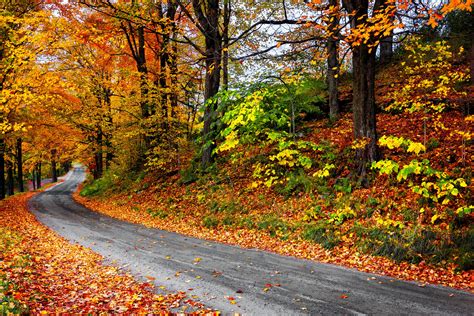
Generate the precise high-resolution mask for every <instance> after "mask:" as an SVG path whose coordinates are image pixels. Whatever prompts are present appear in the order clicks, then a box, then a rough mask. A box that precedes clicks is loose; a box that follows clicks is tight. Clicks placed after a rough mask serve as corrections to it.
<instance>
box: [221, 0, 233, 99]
mask: <svg viewBox="0 0 474 316" xmlns="http://www.w3.org/2000/svg"><path fill="white" fill-rule="evenodd" d="M231 14H232V0H224V19H223V20H224V26H223V32H222V41H223V49H222V85H223V86H224V89H225V90H227V89H228V87H229V24H230V17H231Z"/></svg>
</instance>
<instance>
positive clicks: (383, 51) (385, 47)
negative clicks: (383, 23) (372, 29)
mask: <svg viewBox="0 0 474 316" xmlns="http://www.w3.org/2000/svg"><path fill="white" fill-rule="evenodd" d="M387 2H388V1H387V0H379V1H378V2H377V3H376V6H381V7H385V6H387V5H388V3H387ZM391 21H393V18H391ZM392 57H393V31H391V32H390V35H389V36H387V37H385V38H383V39H382V40H381V41H380V63H381V64H382V65H385V64H388V63H389V62H391V61H392Z"/></svg>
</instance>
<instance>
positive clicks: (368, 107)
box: [352, 44, 378, 182]
mask: <svg viewBox="0 0 474 316" xmlns="http://www.w3.org/2000/svg"><path fill="white" fill-rule="evenodd" d="M352 53H353V57H352V63H353V69H354V79H353V80H354V81H353V105H352V107H353V120H354V122H353V128H354V139H355V141H356V143H358V144H359V145H358V146H356V147H357V149H356V163H357V170H356V171H357V175H358V176H359V177H360V179H361V180H362V182H365V181H366V180H367V177H366V176H367V167H368V164H369V163H370V162H372V161H375V160H376V159H377V158H378V150H377V145H376V144H377V131H376V117H375V53H374V52H373V51H372V52H370V53H369V49H368V48H367V45H364V44H362V45H360V46H359V47H356V48H353V50H352Z"/></svg>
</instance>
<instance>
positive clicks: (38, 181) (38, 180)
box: [34, 161, 41, 189]
mask: <svg viewBox="0 0 474 316" xmlns="http://www.w3.org/2000/svg"><path fill="white" fill-rule="evenodd" d="M34 181H36V188H37V189H39V188H41V161H40V162H39V163H38V164H37V165H36V179H35V180H34Z"/></svg>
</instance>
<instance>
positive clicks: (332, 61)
mask: <svg viewBox="0 0 474 316" xmlns="http://www.w3.org/2000/svg"><path fill="white" fill-rule="evenodd" d="M329 4H330V5H333V6H337V5H338V0H330V2H329ZM332 19H333V20H332V22H330V24H329V32H330V35H329V39H328V42H327V54H328V58H327V65H328V71H327V82H328V103H329V118H330V119H331V120H336V119H337V117H338V115H339V100H338V81H339V80H338V78H337V76H338V73H339V58H338V46H339V45H338V44H339V40H338V39H337V36H338V30H337V29H338V27H339V18H338V17H336V16H334V17H332Z"/></svg>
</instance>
